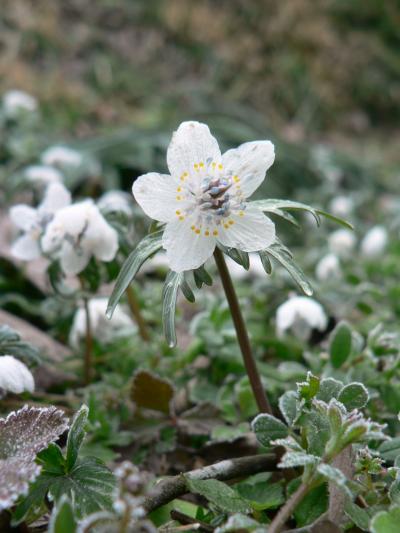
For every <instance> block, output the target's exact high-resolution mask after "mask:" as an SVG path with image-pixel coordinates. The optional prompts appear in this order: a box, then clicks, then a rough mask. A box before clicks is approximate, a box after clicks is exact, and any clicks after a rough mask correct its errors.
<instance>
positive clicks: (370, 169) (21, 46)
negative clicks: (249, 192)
mask: <svg viewBox="0 0 400 533" xmlns="http://www.w3.org/2000/svg"><path fill="white" fill-rule="evenodd" d="M399 25H400V4H399V3H398V1H397V0H385V1H384V2H382V1H380V0H351V1H347V0H296V1H295V2H294V1H293V0H281V1H280V2H275V1H273V0H258V1H257V0H221V1H218V2H215V1H206V0H169V1H163V0H96V1H95V0H63V1H59V2H56V1H53V0H2V2H1V11H0V50H1V52H0V93H4V92H5V91H6V90H9V89H20V90H24V91H27V92H28V93H30V94H32V95H33V96H35V97H36V98H37V99H38V100H39V101H40V105H41V113H42V124H44V125H45V127H44V128H43V127H42V130H41V132H40V140H41V142H42V144H43V146H46V145H48V144H49V142H50V140H52V139H53V138H54V136H55V135H56V136H57V137H58V138H59V137H63V139H66V140H67V141H68V142H70V143H72V144H77V145H78V144H79V147H80V149H82V147H86V148H87V149H88V150H91V151H93V152H96V156H97V157H100V158H101V159H102V161H103V163H104V161H106V162H108V163H110V164H112V165H113V168H114V167H115V166H116V168H117V170H118V179H119V180H120V182H121V183H120V184H122V186H123V187H124V188H126V189H129V188H130V185H131V183H132V176H134V175H138V174H140V173H141V172H143V171H147V170H149V169H154V170H162V169H163V168H164V167H165V156H164V153H165V152H164V150H165V146H166V145H167V144H168V140H169V137H170V133H171V131H172V130H173V129H175V128H176V126H177V125H178V123H179V122H180V121H181V120H182V119H190V118H197V119H199V120H204V121H206V122H208V123H209V124H210V126H211V127H212V128H213V129H214V131H215V133H216V134H217V135H218V136H219V138H220V140H221V141H222V144H223V145H225V147H230V146H233V145H235V144H237V143H238V142H242V141H245V140H249V139H254V138H268V137H269V138H272V139H273V140H274V141H275V142H276V143H277V145H278V151H277V162H276V164H275V165H274V168H273V170H272V172H271V176H272V178H271V183H269V184H268V189H267V190H268V192H269V196H271V195H272V196H274V195H276V194H284V193H285V194H290V193H293V189H294V188H297V189H298V190H300V189H301V188H303V187H306V188H309V187H310V186H312V187H314V186H315V185H316V184H321V183H322V184H324V183H325V182H326V181H327V180H328V181H329V179H330V181H332V180H333V182H334V187H343V188H344V189H347V188H350V189H357V190H359V191H360V193H362V194H365V193H366V191H365V190H363V189H365V187H363V185H364V184H365V185H366V186H367V185H368V180H369V182H373V183H374V184H375V185H376V186H377V187H378V188H380V187H385V188H388V189H389V190H392V189H393V188H394V189H395V188H396V187H397V182H398V179H396V178H398V177H399V174H400V170H399V163H400V162H399V150H398V146H399V142H400V131H399V126H398V123H399V122H398V121H399V116H400V54H399V50H400V32H399ZM85 143H86V144H85ZM328 160H329V161H330V162H331V163H332V168H331V175H330V176H329V175H327V172H326V169H327V167H328V166H329V165H327V162H328ZM321 161H322V162H323V166H324V171H323V172H321V170H320V167H321ZM332 169H333V170H332ZM335 169H336V170H335ZM338 169H339V170H338ZM334 174H335V175H334ZM298 194H300V195H301V192H299V193H298ZM309 196H310V194H308V195H307V199H308V201H310V198H309ZM320 197H321V195H320ZM322 203H323V202H322Z"/></svg>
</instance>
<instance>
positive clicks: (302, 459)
mask: <svg viewBox="0 0 400 533" xmlns="http://www.w3.org/2000/svg"><path fill="white" fill-rule="evenodd" d="M320 461H321V458H320V457H318V456H316V455H312V454H310V453H303V452H286V453H285V455H284V456H283V457H282V459H281V461H280V463H279V465H278V466H279V468H294V467H296V466H306V465H316V464H318V463H319V462H320Z"/></svg>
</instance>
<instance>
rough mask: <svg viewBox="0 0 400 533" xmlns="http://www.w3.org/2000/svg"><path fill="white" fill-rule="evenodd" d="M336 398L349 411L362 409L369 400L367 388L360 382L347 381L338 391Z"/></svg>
mask: <svg viewBox="0 0 400 533" xmlns="http://www.w3.org/2000/svg"><path fill="white" fill-rule="evenodd" d="M338 400H339V402H341V403H342V404H343V405H344V406H345V407H346V408H347V409H348V410H349V411H352V410H353V409H362V408H363V407H364V406H365V405H366V404H367V403H368V400H369V394H368V390H367V389H366V388H365V386H364V385H363V384H362V383H349V384H348V385H346V386H345V387H343V389H342V390H341V391H340V393H339V396H338Z"/></svg>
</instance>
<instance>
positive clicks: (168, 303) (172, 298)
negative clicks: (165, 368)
mask: <svg viewBox="0 0 400 533" xmlns="http://www.w3.org/2000/svg"><path fill="white" fill-rule="evenodd" d="M182 279H183V273H182V272H173V271H172V270H170V271H169V273H168V275H167V279H166V280H165V284H164V288H163V294H162V299H163V308H162V320H163V327H164V335H165V338H166V340H167V343H168V346H169V347H170V348H173V347H174V346H176V332H175V311H176V299H177V297H178V289H179V286H180V284H181V282H182Z"/></svg>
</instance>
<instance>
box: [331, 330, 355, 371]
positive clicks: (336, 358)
mask: <svg viewBox="0 0 400 533" xmlns="http://www.w3.org/2000/svg"><path fill="white" fill-rule="evenodd" d="M351 340H352V339H351V329H350V326H349V325H348V324H347V322H339V324H338V325H337V326H336V328H335V329H334V330H333V331H332V333H331V335H330V339H329V353H330V358H331V363H332V366H333V367H334V368H340V367H341V366H342V365H343V363H345V362H346V361H347V359H348V357H349V355H350V354H351V344H352V342H351Z"/></svg>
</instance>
